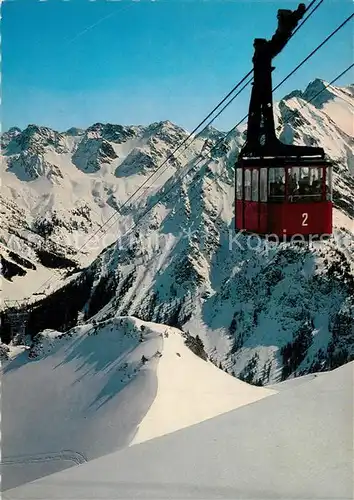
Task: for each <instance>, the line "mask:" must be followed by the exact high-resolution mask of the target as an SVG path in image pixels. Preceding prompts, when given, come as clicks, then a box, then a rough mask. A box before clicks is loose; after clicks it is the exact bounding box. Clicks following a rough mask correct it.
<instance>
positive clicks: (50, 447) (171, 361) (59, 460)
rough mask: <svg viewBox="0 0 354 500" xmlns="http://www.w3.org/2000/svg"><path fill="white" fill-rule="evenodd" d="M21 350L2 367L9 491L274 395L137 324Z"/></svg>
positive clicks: (51, 334)
mask: <svg viewBox="0 0 354 500" xmlns="http://www.w3.org/2000/svg"><path fill="white" fill-rule="evenodd" d="M165 334H167V335H168V336H167V337H164V335H165ZM14 349H15V348H12V349H11V350H12V355H11V356H10V360H9V361H7V362H6V361H5V363H4V366H3V368H2V372H3V376H2V389H3V391H2V464H3V465H2V488H3V490H6V489H9V488H11V487H14V486H17V485H20V484H23V483H26V482H28V481H31V480H34V479H36V478H38V477H42V476H44V475H47V474H51V473H53V472H56V471H58V470H61V469H65V468H67V467H69V466H72V465H74V464H75V463H83V462H85V461H88V460H91V459H94V458H97V457H99V456H102V455H105V454H107V453H111V452H112V451H115V450H117V449H120V448H123V447H125V446H128V445H130V444H134V443H137V442H141V441H144V440H147V439H152V438H154V437H156V436H160V435H162V434H167V433H170V432H173V431H176V430H178V429H181V428H184V427H187V426H190V425H193V424H195V423H198V422H201V421H203V420H206V419H208V418H211V417H213V416H215V415H218V414H220V413H225V412H228V411H230V410H232V409H234V408H237V407H239V406H243V405H246V404H249V403H251V402H253V401H256V400H258V399H261V398H264V397H266V396H269V395H272V394H274V393H275V391H274V390H270V389H264V388H260V387H253V386H249V385H248V384H245V383H244V382H241V381H239V380H236V379H235V378H234V377H232V376H230V375H228V374H226V373H224V372H222V371H221V370H219V369H218V368H216V367H215V366H214V365H213V364H212V363H211V362H206V361H204V360H202V359H200V358H198V357H197V356H196V355H195V354H193V353H192V352H191V351H190V350H189V349H188V348H187V347H186V346H185V345H184V339H183V338H182V336H181V332H180V331H178V330H176V329H172V328H169V327H167V326H164V325H156V324H153V323H144V322H141V321H139V320H137V319H135V318H119V317H116V318H114V319H111V320H109V321H105V322H100V323H97V324H96V325H93V324H92V323H89V324H87V325H83V326H80V327H76V328H74V329H72V330H70V331H69V332H67V333H65V334H60V333H59V332H55V331H45V332H42V333H41V334H40V335H39V336H37V337H36V338H35V341H34V344H33V345H32V347H31V349H27V350H25V351H23V352H21V350H20V349H19V348H18V347H17V350H18V351H19V353H18V355H17V356H14V352H13V351H14ZM161 354H162V357H161V358H160V356H161ZM143 355H144V356H145V358H146V362H145V363H143V362H142V356H143ZM156 370H157V371H156Z"/></svg>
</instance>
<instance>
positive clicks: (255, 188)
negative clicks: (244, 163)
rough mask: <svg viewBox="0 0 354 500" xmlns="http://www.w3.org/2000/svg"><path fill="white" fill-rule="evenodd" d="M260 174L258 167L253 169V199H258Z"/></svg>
mask: <svg viewBox="0 0 354 500" xmlns="http://www.w3.org/2000/svg"><path fill="white" fill-rule="evenodd" d="M258 176H259V172H258V170H257V169H255V168H254V169H253V170H252V201H258Z"/></svg>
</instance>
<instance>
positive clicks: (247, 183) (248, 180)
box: [243, 168, 252, 201]
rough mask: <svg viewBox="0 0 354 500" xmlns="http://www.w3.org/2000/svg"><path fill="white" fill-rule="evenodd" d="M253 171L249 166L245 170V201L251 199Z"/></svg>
mask: <svg viewBox="0 0 354 500" xmlns="http://www.w3.org/2000/svg"><path fill="white" fill-rule="evenodd" d="M251 178H252V176H251V171H250V170H249V169H248V168H247V169H246V170H245V177H244V181H243V182H244V188H245V201H251V194H252V193H251Z"/></svg>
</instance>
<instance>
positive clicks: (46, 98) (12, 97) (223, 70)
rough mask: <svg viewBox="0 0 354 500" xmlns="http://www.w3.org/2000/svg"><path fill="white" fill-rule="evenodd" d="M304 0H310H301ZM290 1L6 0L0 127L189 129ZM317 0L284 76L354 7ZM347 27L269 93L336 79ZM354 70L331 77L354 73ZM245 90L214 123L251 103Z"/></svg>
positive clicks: (242, 68) (276, 77)
mask: <svg viewBox="0 0 354 500" xmlns="http://www.w3.org/2000/svg"><path fill="white" fill-rule="evenodd" d="M305 3H308V2H305ZM297 4H298V2H293V1H290V0H278V1H277V2H273V1H268V0H258V1H256V0H254V1H253V0H247V1H241V0H240V1H239V0H228V1H227V0H220V1H218V0H208V1H203V0H156V1H148V0H146V1H144V0H141V1H140V2H134V1H132V0H122V1H120V2H118V1H112V0H111V1H109V0H105V1H103V0H96V1H89V0H69V1H64V0H47V1H39V0H5V3H3V4H2V102H3V106H2V129H3V130H6V129H8V128H9V127H11V126H19V127H21V128H24V127H25V126H26V125H27V124H29V123H36V124H39V125H46V126H50V127H53V128H55V129H57V130H65V129H67V128H69V127H71V126H79V127H87V126H89V125H91V124H92V123H95V122H111V123H121V124H147V123H151V122H154V121H159V120H165V119H169V120H171V121H173V122H175V123H177V124H179V125H181V126H183V127H186V128H187V129H189V130H191V129H192V128H194V126H196V125H197V124H198V123H199V121H201V119H203V118H204V116H205V115H206V114H207V113H208V112H209V111H210V110H211V109H212V108H213V107H214V106H215V105H216V104H217V103H218V102H219V101H220V99H221V98H222V97H223V96H224V94H226V93H227V92H228V91H229V90H230V89H231V88H232V87H233V86H234V85H235V83H237V82H238V81H239V80H240V78H241V77H243V76H244V75H245V73H247V72H248V71H249V70H250V69H251V58H252V43H253V38H255V37H259V38H261V37H265V38H268V37H270V36H271V35H272V34H273V32H274V30H275V29H276V12H277V9H278V8H296V7H297ZM352 6H353V4H352V1H351V0H324V3H323V4H322V5H321V6H320V7H319V9H318V10H317V12H316V13H315V14H314V16H313V18H311V19H310V20H309V21H308V22H307V23H306V24H305V26H304V28H302V29H301V30H300V31H299V33H298V34H297V35H296V36H295V37H294V38H293V39H292V40H291V41H290V42H289V45H288V46H287V47H286V48H285V49H284V52H283V53H282V54H280V55H279V56H278V57H277V58H276V60H275V66H276V70H275V71H274V73H273V82H274V84H276V83H277V82H279V81H280V80H281V79H282V78H283V77H284V76H286V75H287V73H289V72H290V71H291V70H292V69H293V68H294V67H295V66H296V65H297V64H298V63H299V62H300V61H301V60H302V59H303V58H304V57H305V56H306V55H307V54H308V53H309V52H311V50H312V49H314V48H315V47H316V46H317V45H318V44H319V43H320V42H321V41H322V40H323V39H324V38H325V37H326V36H327V35H328V34H329V33H330V32H331V31H332V30H333V29H335V28H336V27H337V26H338V25H339V24H340V23H341V22H342V21H343V20H344V19H345V18H346V17H348V15H350V14H351V13H352V9H353V7H352ZM352 29H353V22H350V23H349V24H347V25H346V26H345V27H344V28H343V29H342V30H341V31H340V32H339V33H338V34H337V35H336V36H335V37H334V38H333V39H332V40H331V41H330V42H328V44H327V45H326V47H325V48H323V49H322V50H321V51H319V53H318V54H316V55H315V56H314V57H313V58H312V59H311V60H310V61H309V62H308V63H307V64H306V65H304V66H303V67H302V68H301V69H300V70H299V71H298V72H297V73H296V74H295V75H294V76H293V77H292V78H291V79H289V81H288V82H286V83H285V84H284V85H283V86H282V87H281V88H280V89H279V90H278V91H277V92H276V93H275V99H277V98H278V99H279V98H281V97H282V96H283V95H285V94H286V93H288V92H289V91H291V90H293V89H295V88H300V89H304V88H305V87H306V85H307V84H308V83H309V82H310V81H311V80H313V79H315V78H317V77H319V78H323V79H325V80H327V81H330V80H331V79H333V78H335V77H336V76H337V75H338V74H339V73H340V72H341V71H343V70H344V69H345V68H346V67H348V66H349V65H350V64H351V63H352V60H353V44H352V36H351V33H352ZM353 76H354V75H353V72H351V73H348V74H347V75H346V76H345V77H343V78H342V79H341V80H340V81H339V82H338V84H343V85H345V84H348V83H352V82H353V81H354V78H353ZM249 93H250V88H248V90H247V91H244V92H243V93H242V94H241V96H240V97H238V98H237V99H236V100H235V101H234V103H233V104H232V105H231V106H230V107H229V108H228V109H227V111H225V113H224V114H223V115H222V116H221V117H220V118H219V119H218V120H217V121H216V122H215V126H217V127H218V128H220V129H224V130H227V129H229V128H231V127H232V126H233V125H234V124H235V123H236V122H237V121H238V120H239V119H240V118H242V116H243V115H244V114H245V113H246V112H247V108H248V99H249Z"/></svg>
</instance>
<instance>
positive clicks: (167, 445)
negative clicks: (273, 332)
mask: <svg viewBox="0 0 354 500" xmlns="http://www.w3.org/2000/svg"><path fill="white" fill-rule="evenodd" d="M353 365H354V363H348V364H347V365H345V366H342V367H340V368H338V369H336V370H334V371H332V372H330V373H321V374H318V375H317V376H313V377H311V378H309V376H305V377H299V378H298V379H297V380H296V383H293V382H292V381H287V382H285V387H283V390H281V391H279V393H278V394H275V395H274V396H271V397H266V398H263V399H261V400H260V401H257V402H255V403H253V404H249V405H245V406H243V407H242V408H237V409H235V410H232V411H230V412H228V413H225V414H223V415H219V416H216V417H214V418H211V419H209V420H207V421H205V422H202V423H200V424H198V425H194V426H191V427H189V428H187V429H182V430H180V431H178V432H174V433H170V434H168V435H165V436H162V437H161V438H157V439H153V440H150V441H148V442H144V443H141V444H138V445H135V446H131V447H129V448H126V449H123V450H119V451H117V452H114V453H112V454H109V455H106V456H104V457H101V458H98V459H97V460H93V461H91V462H90V463H87V464H83V465H80V466H79V467H73V468H71V469H69V470H64V471H62V472H59V473H57V474H53V475H51V476H47V477H44V478H41V479H39V480H37V481H33V482H31V483H29V484H25V485H23V486H20V487H18V488H14V489H11V490H9V491H5V492H4V493H3V496H2V497H3V498H4V500H5V499H6V500H10V499H11V500H20V499H21V500H25V499H26V500H30V499H31V500H32V499H36V500H41V499H43V500H54V499H56V500H59V499H64V498H65V499H72V500H74V499H84V498H85V499H91V500H108V499H112V498H117V499H118V498H121V499H128V498H131V499H136V498H143V499H150V500H152V499H154V500H155V499H161V500H162V499H167V498H168V499H176V500H177V499H181V498H183V499H194V500H200V499H210V500H212V499H213V500H214V499H216V498H218V499H225V500H230V499H234V500H237V499H239V500H241V499H242V500H244V499H248V500H254V499H256V498H259V499H260V498H261V499H264V498H272V499H273V498H282V499H290V498H298V499H300V498H301V499H305V498H306V499H318V500H320V499H321V500H323V499H324V498H326V499H333V500H338V499H339V498H340V499H343V500H350V499H352V498H353V449H352V448H353V446H352V434H353V428H352V427H353V425H352V423H353V419H352V414H353V407H352V389H353ZM283 384H284V383H283ZM283 384H278V385H279V386H280V385H283Z"/></svg>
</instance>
